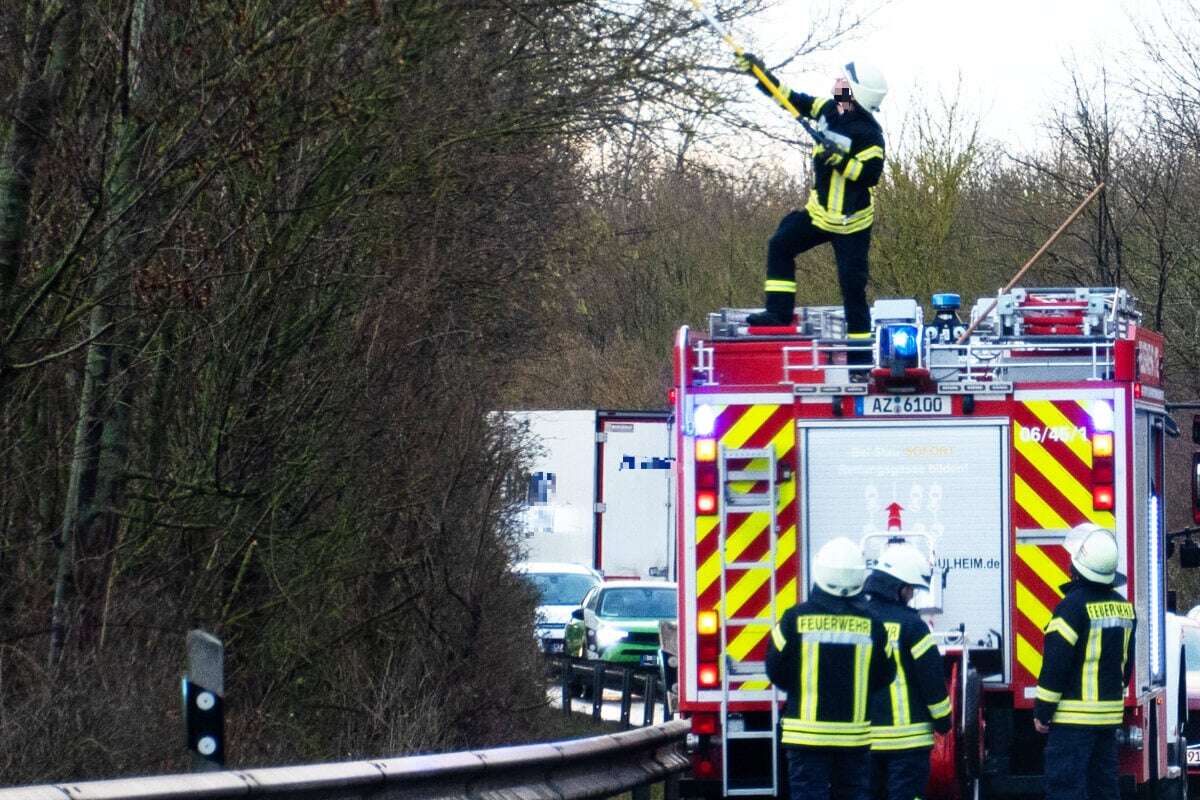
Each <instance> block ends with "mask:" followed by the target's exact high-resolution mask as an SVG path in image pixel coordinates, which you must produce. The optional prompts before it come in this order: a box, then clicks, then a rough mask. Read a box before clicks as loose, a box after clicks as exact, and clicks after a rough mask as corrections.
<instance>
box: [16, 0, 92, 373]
mask: <svg viewBox="0 0 1200 800" xmlns="http://www.w3.org/2000/svg"><path fill="white" fill-rule="evenodd" d="M81 13H82V12H81V11H80V6H79V2H78V0H57V2H51V3H49V4H47V6H46V8H45V9H44V11H43V13H42V15H41V19H40V20H39V21H38V23H37V27H36V29H35V30H34V31H33V35H32V37H31V42H32V45H31V48H30V53H29V58H28V59H27V60H26V62H25V75H24V77H23V78H22V80H21V90H20V93H19V94H18V96H17V103H16V107H15V108H14V109H13V121H12V129H11V132H10V134H9V136H8V140H7V143H6V147H5V148H4V155H3V159H2V160H0V321H8V320H11V319H12V315H11V314H10V313H9V312H10V304H11V303H12V296H13V289H14V288H15V287H16V284H17V276H18V272H19V269H20V261H21V253H22V251H23V250H24V247H25V236H26V229H27V225H28V221H29V212H30V197H31V196H32V193H33V181H34V177H35V176H36V173H37V167H38V162H39V160H40V159H41V155H42V150H43V148H44V146H45V143H46V140H47V138H48V137H49V135H50V127H51V126H52V125H53V123H54V119H55V117H56V116H57V114H58V109H59V106H61V105H62V101H63V97H64V95H65V93H66V88H67V86H68V84H69V83H70V75H71V72H72V71H73V69H74V66H75V60H76V57H77V56H78V48H79V28H80V24H81V20H80V17H81ZM5 364H6V359H5V355H4V352H3V350H0V377H2V376H3V373H4V372H5Z"/></svg>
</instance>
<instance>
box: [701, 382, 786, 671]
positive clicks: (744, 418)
mask: <svg viewBox="0 0 1200 800" xmlns="http://www.w3.org/2000/svg"><path fill="white" fill-rule="evenodd" d="M718 411H719V413H718V415H717V419H716V427H715V429H714V435H715V436H716V437H717V439H718V441H719V442H720V444H722V445H724V446H725V447H726V448H728V449H735V448H742V447H767V446H771V447H774V448H775V455H776V459H777V460H780V461H782V460H783V459H785V458H789V457H791V455H792V452H793V450H794V449H795V445H796V428H795V423H794V420H793V417H792V407H791V406H790V405H736V406H724V407H718ZM761 466H762V465H761V464H754V463H751V464H750V465H749V467H748V468H749V469H755V468H759V467H761ZM730 488H731V490H733V491H735V492H743V493H745V492H750V491H762V490H764V489H765V486H763V485H757V486H756V485H754V484H753V483H751V482H744V483H733V484H730ZM777 489H778V492H779V498H778V503H777V505H776V511H775V516H776V523H777V531H778V538H777V541H776V544H775V588H776V596H775V597H774V598H772V597H771V588H770V576H769V574H768V573H767V571H766V570H762V569H755V570H734V569H730V570H727V572H726V595H725V598H724V602H722V598H721V581H720V577H721V559H720V555H719V554H718V552H717V546H718V545H717V540H718V539H719V538H720V536H719V534H718V528H719V527H720V518H719V517H717V516H715V515H714V516H704V517H697V518H696V564H697V569H696V596H697V600H698V602H697V608H699V609H700V610H704V609H715V610H716V611H717V613H718V614H720V615H721V617H722V619H729V618H731V617H753V618H756V619H761V620H762V622H761V623H754V624H749V625H742V626H730V627H729V629H728V631H727V634H726V635H727V637H728V639H727V641H728V645H727V649H726V652H727V653H728V654H729V655H730V656H732V657H733V658H735V659H737V660H739V661H741V660H743V659H749V660H761V659H763V658H765V656H766V640H767V636H768V635H769V633H770V620H771V616H772V615H771V607H772V604H774V607H775V610H776V615H778V614H782V613H783V612H784V611H785V610H786V609H788V608H790V607H791V606H793V605H795V603H796V575H797V566H798V565H797V559H796V504H795V499H796V484H795V482H794V481H788V482H786V483H781V484H778V485H777ZM728 524H729V527H728V531H727V534H726V541H725V560H726V561H727V562H729V561H759V560H763V559H765V558H767V556H768V554H769V553H770V548H771V543H770V541H769V536H768V533H769V531H770V524H771V520H770V515H768V514H766V513H763V512H755V513H749V514H747V513H731V514H730V515H729V521H728ZM732 688H733V689H735V690H737V689H742V690H758V689H766V688H767V683H766V681H761V680H760V681H743V682H740V683H735V684H734V685H733V686H732Z"/></svg>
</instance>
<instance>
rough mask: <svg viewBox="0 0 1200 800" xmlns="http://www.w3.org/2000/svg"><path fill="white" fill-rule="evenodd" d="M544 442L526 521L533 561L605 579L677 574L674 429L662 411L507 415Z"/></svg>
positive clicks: (532, 475) (533, 474)
mask: <svg viewBox="0 0 1200 800" xmlns="http://www.w3.org/2000/svg"><path fill="white" fill-rule="evenodd" d="M507 415H508V416H509V417H510V418H511V419H514V420H516V421H518V422H521V423H524V424H526V425H528V427H529V431H530V432H531V433H532V434H533V437H534V439H535V441H536V443H537V445H538V446H539V447H540V452H538V453H536V454H535V457H534V459H533V463H532V464H531V465H530V475H529V484H528V490H527V495H526V511H525V520H526V526H527V528H528V530H529V541H528V551H527V553H526V554H525V555H526V557H527V558H528V559H529V560H531V561H563V562H570V563H574V564H583V565H585V566H590V567H594V568H595V569H598V570H601V571H602V572H603V573H604V575H605V577H609V578H618V577H619V578H651V577H654V578H668V579H674V577H675V510H674V483H673V480H674V470H673V465H674V453H673V451H672V447H673V442H674V439H675V437H674V435H673V424H672V417H671V415H670V414H669V413H668V412H658V411H597V410H591V409H589V410H561V411H560V410H555V411H510V412H507Z"/></svg>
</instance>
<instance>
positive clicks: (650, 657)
mask: <svg viewBox="0 0 1200 800" xmlns="http://www.w3.org/2000/svg"><path fill="white" fill-rule="evenodd" d="M657 663H658V656H656V655H654V654H653V653H646V654H644V655H643V656H642V666H643V667H653V666H654V665H655V664H657Z"/></svg>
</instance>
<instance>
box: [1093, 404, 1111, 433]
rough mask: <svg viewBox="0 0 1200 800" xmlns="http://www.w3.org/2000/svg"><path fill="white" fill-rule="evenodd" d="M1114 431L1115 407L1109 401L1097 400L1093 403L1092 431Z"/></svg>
mask: <svg viewBox="0 0 1200 800" xmlns="http://www.w3.org/2000/svg"><path fill="white" fill-rule="evenodd" d="M1112 429H1113V407H1112V403H1111V402H1110V401H1108V400H1096V401H1094V402H1093V403H1092V430H1094V431H1111V430H1112Z"/></svg>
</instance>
